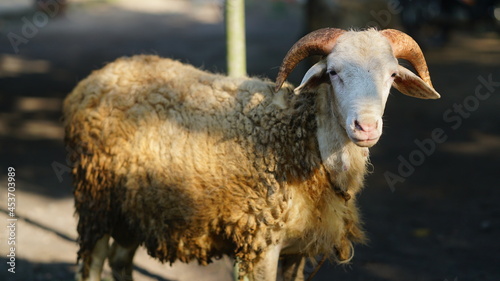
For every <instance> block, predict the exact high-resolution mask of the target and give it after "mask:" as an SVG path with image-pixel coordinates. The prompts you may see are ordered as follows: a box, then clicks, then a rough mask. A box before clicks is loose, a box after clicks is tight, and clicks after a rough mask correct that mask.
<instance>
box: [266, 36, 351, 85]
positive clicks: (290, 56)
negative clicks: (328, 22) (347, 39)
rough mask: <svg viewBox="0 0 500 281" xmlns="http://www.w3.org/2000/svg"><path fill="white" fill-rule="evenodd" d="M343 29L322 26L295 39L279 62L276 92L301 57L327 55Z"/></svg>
mask: <svg viewBox="0 0 500 281" xmlns="http://www.w3.org/2000/svg"><path fill="white" fill-rule="evenodd" d="M344 32H345V30H342V29H338V28H323V29H318V30H316V31H313V32H311V33H309V34H307V35H306V36H304V37H302V38H301V39H300V40H299V41H297V42H296V43H295V44H294V45H293V46H292V48H290V50H289V51H288V53H287V54H286V56H285V58H284V59H283V62H282V63H281V67H280V71H279V72H278V77H277V78H276V88H275V90H276V92H277V91H279V89H281V86H282V85H283V83H284V82H285V79H286V78H287V77H288V75H289V74H290V72H292V70H293V69H294V68H295V67H296V66H297V64H298V63H299V62H300V61H302V60H303V59H305V58H307V57H310V56H314V55H323V56H324V55H328V54H329V53H330V52H331V51H332V50H333V47H335V43H336V42H337V39H338V37H339V36H340V35H342V34H343V33H344Z"/></svg>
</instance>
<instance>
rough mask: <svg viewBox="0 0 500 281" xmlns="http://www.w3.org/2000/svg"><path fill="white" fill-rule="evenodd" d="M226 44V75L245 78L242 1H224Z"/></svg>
mask: <svg viewBox="0 0 500 281" xmlns="http://www.w3.org/2000/svg"><path fill="white" fill-rule="evenodd" d="M226 42H227V72H228V75H229V76H232V77H243V76H246V74H247V71H246V69H247V65H246V47H245V44H246V43H245V1H244V0H226Z"/></svg>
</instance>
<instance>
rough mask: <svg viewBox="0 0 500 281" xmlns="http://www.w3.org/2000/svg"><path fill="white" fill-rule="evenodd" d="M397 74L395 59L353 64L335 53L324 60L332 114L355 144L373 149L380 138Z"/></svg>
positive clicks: (379, 59)
mask: <svg viewBox="0 0 500 281" xmlns="http://www.w3.org/2000/svg"><path fill="white" fill-rule="evenodd" d="M397 71H398V62H397V60H396V59H395V58H392V59H391V60H388V59H387V57H386V58H384V59H382V58H378V57H376V56H373V57H372V58H365V59H362V58H360V59H359V60H354V61H353V60H352V58H349V57H347V58H346V57H345V56H338V55H336V54H335V53H332V54H331V55H330V56H328V57H327V59H326V72H327V75H328V77H329V79H330V83H331V87H332V90H333V91H332V92H333V100H334V107H335V111H336V112H337V113H338V115H339V116H338V117H339V119H340V121H341V122H342V123H343V124H342V127H344V129H345V130H346V133H347V136H348V137H349V138H350V139H351V140H352V142H354V143H355V144H356V145H358V146H362V147H370V146H373V145H374V144H375V143H377V141H378V140H379V138H380V136H381V135H382V125H383V124H382V115H383V113H384V108H385V104H386V101H387V97H388V96H389V91H390V89H391V86H392V84H393V82H394V78H395V76H396V75H397Z"/></svg>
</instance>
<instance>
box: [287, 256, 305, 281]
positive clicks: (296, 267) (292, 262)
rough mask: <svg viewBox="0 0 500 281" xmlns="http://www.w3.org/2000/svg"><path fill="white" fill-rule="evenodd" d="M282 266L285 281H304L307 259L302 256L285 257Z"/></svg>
mask: <svg viewBox="0 0 500 281" xmlns="http://www.w3.org/2000/svg"><path fill="white" fill-rule="evenodd" d="M281 265H282V267H283V280H284V281H304V267H305V265H306V258H304V257H302V256H301V255H285V256H283V260H282V263H281Z"/></svg>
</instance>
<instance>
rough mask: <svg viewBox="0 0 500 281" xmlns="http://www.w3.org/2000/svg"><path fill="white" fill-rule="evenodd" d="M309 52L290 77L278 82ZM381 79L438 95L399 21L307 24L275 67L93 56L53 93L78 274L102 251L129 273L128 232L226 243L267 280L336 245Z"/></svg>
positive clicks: (169, 257)
mask: <svg viewBox="0 0 500 281" xmlns="http://www.w3.org/2000/svg"><path fill="white" fill-rule="evenodd" d="M312 55H320V56H321V60H320V61H319V62H318V63H317V64H315V65H314V66H312V67H311V68H310V69H309V71H307V73H306V74H305V76H304V78H303V81H302V83H301V84H300V86H299V87H297V88H295V89H294V88H293V87H292V86H291V85H290V84H288V83H285V82H284V81H285V80H286V78H287V76H288V75H289V73H290V72H291V71H292V70H293V69H294V68H295V67H296V65H297V64H298V63H299V62H300V61H302V60H303V59H305V58H307V57H309V56H312ZM398 58H402V59H406V60H408V61H409V62H410V63H411V64H412V65H413V66H414V68H415V70H416V72H417V74H418V76H417V75H415V74H413V72H411V71H409V70H408V69H406V68H404V67H402V66H400V65H398V60H397V59H398ZM391 86H394V87H396V88H397V89H398V90H399V91H401V92H402V93H404V94H407V95H409V96H413V97H417V98H424V99H435V98H439V94H438V93H437V92H436V91H435V90H434V89H433V87H432V85H431V81H430V76H429V73H428V69H427V65H426V62H425V59H424V56H423V54H422V51H421V50H420V48H419V47H418V45H417V44H416V43H415V41H414V40H413V39H412V38H411V37H409V36H408V35H406V34H404V33H402V32H400V31H396V30H382V31H377V30H374V29H368V30H364V31H344V30H340V29H334V28H326V29H320V30H317V31H314V32H312V33H310V34H308V35H306V36H305V37H303V38H302V39H300V40H299V41H298V42H297V43H295V45H294V46H293V47H292V48H291V49H290V51H289V52H288V54H287V55H286V57H285V58H284V60H283V63H282V66H281V68H280V71H279V74H278V78H277V81H276V83H273V82H271V81H267V80H262V79H255V78H230V77H226V76H222V75H217V74H212V73H208V72H205V71H202V70H199V69H196V68H194V67H192V66H189V65H185V64H182V63H180V62H177V61H174V60H170V59H163V58H159V57H157V56H147V55H139V56H134V57H130V58H121V59H118V60H116V61H115V62H113V63H110V64H108V65H107V66H105V67H104V68H102V69H101V70H98V71H95V72H93V73H92V74H91V75H90V76H89V77H88V78H86V79H85V80H83V81H81V82H80V83H79V84H78V85H77V87H76V88H75V89H74V90H73V92H72V93H71V94H70V95H69V96H68V97H67V98H66V100H65V102H64V126H65V132H66V137H65V141H66V144H67V145H68V146H70V147H71V148H72V149H70V151H71V155H70V158H71V160H72V161H73V163H74V168H73V176H74V182H75V190H74V196H75V206H76V213H77V214H78V216H79V222H78V234H79V240H78V242H79V246H80V250H79V252H78V257H79V259H80V260H81V265H82V266H81V268H80V271H79V278H80V279H82V280H100V274H101V269H102V266H103V263H104V261H105V259H106V258H107V257H109V262H110V265H111V267H112V270H113V274H114V276H115V278H116V280H131V278H132V259H133V256H134V253H135V251H136V249H137V247H138V246H140V245H143V246H145V247H146V248H147V250H148V253H149V254H150V255H151V256H153V257H155V258H157V259H159V260H160V261H162V262H174V261H176V260H180V261H183V262H189V261H191V260H197V261H198V262H199V263H200V264H207V263H209V262H211V261H212V260H213V259H215V258H218V257H220V256H222V255H225V254H226V255H229V256H232V257H234V258H235V259H236V260H237V262H238V263H239V268H240V279H241V278H244V277H247V278H249V279H251V280H275V279H276V276H277V274H278V272H277V271H278V268H279V267H278V260H279V259H280V257H284V258H285V262H284V267H283V270H284V271H285V272H287V274H286V275H287V277H289V278H294V277H293V276H297V275H298V276H299V277H300V275H301V274H300V272H293V271H294V270H297V268H299V269H300V265H301V264H302V265H303V262H302V261H303V259H302V257H309V256H315V255H318V254H322V255H325V256H327V257H331V258H333V259H335V260H337V261H338V262H345V261H348V260H349V259H350V258H351V257H352V255H353V250H352V249H353V246H352V243H355V242H362V241H363V240H364V239H365V237H364V234H363V231H362V229H361V227H360V219H359V217H358V209H357V207H356V194H357V193H358V192H359V191H360V189H361V188H362V185H363V180H364V177H365V174H366V166H367V163H368V159H369V157H368V147H371V146H372V145H374V144H375V143H376V142H377V141H378V139H379V137H380V135H381V133H382V114H383V111H384V107H385V103H386V100H387V97H388V95H389V91H390V88H391ZM110 237H112V238H113V240H114V242H113V244H112V245H111V246H110V245H109V240H110ZM290 270H291V271H292V273H290Z"/></svg>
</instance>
